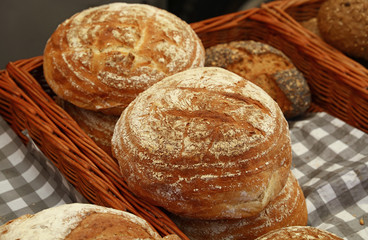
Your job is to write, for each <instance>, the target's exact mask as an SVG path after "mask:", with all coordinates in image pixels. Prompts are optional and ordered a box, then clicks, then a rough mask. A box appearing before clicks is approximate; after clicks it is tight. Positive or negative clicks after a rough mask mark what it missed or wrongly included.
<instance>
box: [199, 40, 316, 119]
mask: <svg viewBox="0 0 368 240" xmlns="http://www.w3.org/2000/svg"><path fill="white" fill-rule="evenodd" d="M205 66H216V67H222V68H225V69H227V70H229V71H232V72H234V73H236V74H238V75H240V76H242V77H244V78H245V79H248V80H250V81H252V82H253V83H255V84H256V85H258V86H259V87H261V88H262V89H263V90H265V91H266V92H267V93H268V94H269V95H270V96H271V97H272V98H273V99H274V100H275V101H276V102H277V103H278V104H279V106H280V108H281V110H282V112H283V113H284V115H285V117H286V118H293V117H296V116H299V115H301V114H303V113H304V112H306V111H307V109H308V108H309V106H310V103H311V94H310V90H309V86H308V83H307V81H306V80H305V78H304V76H303V74H302V73H301V72H300V71H299V70H298V69H296V68H295V66H294V65H293V63H292V62H291V60H290V59H289V58H288V57H287V56H286V55H285V54H283V53H282V52H281V51H279V50H278V49H276V48H274V47H271V46H270V45H268V44H265V43H261V42H257V41H252V40H248V41H233V42H229V43H223V44H218V45H215V46H212V47H210V48H207V49H206V61H205Z"/></svg>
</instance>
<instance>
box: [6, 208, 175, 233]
mask: <svg viewBox="0 0 368 240" xmlns="http://www.w3.org/2000/svg"><path fill="white" fill-rule="evenodd" d="M0 236H1V237H0V238H1V239H2V240H14V239H22V240H33V239H38V240H50V239H55V240H59V239H60V240H74V239H76V240H81V239H84V240H89V239H90V240H92V239H126V240H129V239H131V240H133V239H152V240H159V239H162V238H161V237H160V235H158V233H157V232H156V231H155V230H154V229H153V228H152V227H151V226H150V225H149V224H148V223H147V222H146V221H145V220H144V219H142V218H139V217H137V216H135V215H133V214H130V213H127V212H124V211H119V210H115V209H112V208H107V207H101V206H97V205H92V204H81V203H73V204H64V205H60V206H57V207H53V208H48V209H45V210H43V211H41V212H38V213H36V214H33V215H23V216H21V217H19V218H16V219H14V220H12V221H9V222H8V223H6V224H4V225H2V226H0ZM164 239H170V240H179V239H180V238H179V237H178V236H176V235H169V236H166V237H165V238H164Z"/></svg>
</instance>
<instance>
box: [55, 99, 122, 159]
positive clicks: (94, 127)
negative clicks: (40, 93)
mask: <svg viewBox="0 0 368 240" xmlns="http://www.w3.org/2000/svg"><path fill="white" fill-rule="evenodd" d="M57 103H58V104H59V105H60V106H61V107H62V108H63V109H64V110H65V111H66V112H67V113H68V114H69V115H70V116H71V117H72V118H73V119H74V120H75V121H76V122H77V123H78V125H79V127H80V128H81V129H82V130H83V131H84V132H85V133H86V134H87V135H88V136H89V137H90V138H91V139H92V140H93V141H94V142H95V143H96V144H97V146H99V147H100V148H101V149H102V150H104V151H105V152H106V153H107V154H109V155H110V156H112V153H111V138H112V134H113V132H114V128H115V124H116V122H117V121H118V119H119V116H115V115H107V114H104V113H102V112H97V111H91V110H87V109H83V108H79V107H77V106H75V105H73V104H71V103H69V102H67V101H63V100H62V99H57Z"/></svg>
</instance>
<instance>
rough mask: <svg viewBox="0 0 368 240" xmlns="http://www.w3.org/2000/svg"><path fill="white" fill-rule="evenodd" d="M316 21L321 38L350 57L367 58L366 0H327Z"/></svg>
mask: <svg viewBox="0 0 368 240" xmlns="http://www.w3.org/2000/svg"><path fill="white" fill-rule="evenodd" d="M317 21H318V27H319V31H320V34H321V36H322V38H323V40H325V41H326V42H327V43H329V44H330V45H332V46H334V47H335V48H336V49H339V50H340V51H342V52H344V53H345V54H347V55H349V56H350V57H354V58H362V59H365V60H368V1H367V0H327V1H325V2H323V3H322V5H321V7H320V9H319V11H318V15H317Z"/></svg>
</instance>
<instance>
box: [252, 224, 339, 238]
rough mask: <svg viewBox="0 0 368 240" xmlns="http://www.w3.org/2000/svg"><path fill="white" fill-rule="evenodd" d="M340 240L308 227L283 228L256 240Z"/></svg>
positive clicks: (323, 231)
mask: <svg viewBox="0 0 368 240" xmlns="http://www.w3.org/2000/svg"><path fill="white" fill-rule="evenodd" d="M285 239H293V240H321V239H323V240H342V238H340V237H338V236H336V235H335V234H333V233H330V232H328V231H326V230H323V229H319V228H315V227H310V226H291V227H283V228H279V229H276V230H273V231H271V232H268V233H266V234H264V235H262V236H261V237H259V238H257V239H256V240H285Z"/></svg>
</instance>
